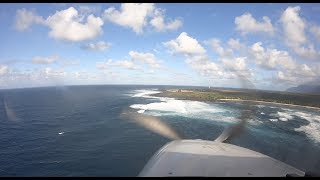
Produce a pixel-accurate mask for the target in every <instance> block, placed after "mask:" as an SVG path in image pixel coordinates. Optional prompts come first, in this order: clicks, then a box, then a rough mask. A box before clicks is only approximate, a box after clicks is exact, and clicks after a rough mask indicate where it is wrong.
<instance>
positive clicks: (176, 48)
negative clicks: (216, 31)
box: [163, 32, 206, 55]
mask: <svg viewBox="0 0 320 180" xmlns="http://www.w3.org/2000/svg"><path fill="white" fill-rule="evenodd" d="M163 44H164V45H165V46H166V47H167V48H169V49H170V51H171V52H172V53H181V54H184V55H195V54H204V53H206V50H205V49H204V48H203V47H202V46H201V45H200V44H199V42H198V41H197V40H196V39H194V38H192V37H190V36H188V34H187V33H186V32H182V33H181V34H180V35H179V36H178V37H177V38H176V39H173V40H170V41H168V42H164V43H163Z"/></svg>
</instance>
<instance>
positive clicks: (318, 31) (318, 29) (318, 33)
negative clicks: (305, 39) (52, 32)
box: [310, 25, 320, 41]
mask: <svg viewBox="0 0 320 180" xmlns="http://www.w3.org/2000/svg"><path fill="white" fill-rule="evenodd" d="M310 31H311V32H312V33H313V35H314V36H315V37H316V38H317V39H318V41H320V26H317V25H313V26H312V27H311V28H310Z"/></svg>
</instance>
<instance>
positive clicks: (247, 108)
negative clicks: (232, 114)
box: [214, 74, 257, 142]
mask: <svg viewBox="0 0 320 180" xmlns="http://www.w3.org/2000/svg"><path fill="white" fill-rule="evenodd" d="M237 75H238V77H239V80H240V83H241V86H242V88H244V89H251V91H252V92H251V94H250V95H251V96H256V95H257V94H256V93H255V86H254V85H253V84H252V83H251V82H250V81H249V80H248V79H247V77H246V76H244V75H241V74H237ZM242 104H243V106H244V110H242V111H241V115H240V117H239V119H240V121H239V122H238V123H237V124H236V125H233V126H231V127H228V128H226V129H225V130H224V131H223V132H222V133H221V135H220V136H219V137H218V138H216V139H215V140H214V141H216V142H228V141H230V140H232V139H233V138H235V137H238V136H239V135H240V134H241V133H242V132H243V131H244V128H245V125H246V124H247V121H248V120H249V119H252V118H253V116H254V114H255V108H253V106H252V103H251V102H250V101H247V102H245V103H242Z"/></svg>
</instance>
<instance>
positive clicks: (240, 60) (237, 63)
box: [221, 57, 247, 71]
mask: <svg viewBox="0 0 320 180" xmlns="http://www.w3.org/2000/svg"><path fill="white" fill-rule="evenodd" d="M245 59H246V57H236V58H234V59H225V58H223V59H221V61H222V63H223V64H224V65H225V66H226V67H227V68H229V69H231V70H233V71H245V70H246V69H247V66H246V61H245Z"/></svg>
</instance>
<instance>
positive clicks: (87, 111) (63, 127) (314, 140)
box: [0, 85, 320, 176]
mask: <svg viewBox="0 0 320 180" xmlns="http://www.w3.org/2000/svg"><path fill="white" fill-rule="evenodd" d="M161 88H170V87H169V86H168V87H167V86H124V85H123V86H122V85H114V86H111V85H106V86H65V87H43V88H28V89H13V90H1V91H0V137H1V139H0V162H1V163H0V176H136V175H138V173H139V172H140V170H141V169H142V168H143V166H144V165H145V163H146V162H147V161H148V160H149V158H150V157H151V156H152V155H153V154H154V153H155V152H156V151H157V150H158V149H159V148H160V147H161V146H163V145H164V144H165V143H167V142H169V141H170V140H169V139H167V138H165V137H162V136H160V135H158V134H155V133H153V132H150V131H148V130H146V129H144V128H143V127H141V126H139V125H137V124H135V123H133V122H132V121H128V120H125V119H122V118H120V117H119V115H120V113H121V112H122V111H123V110H126V109H130V110H132V111H139V112H140V113H145V114H149V115H153V116H157V117H159V118H161V119H162V120H163V121H165V122H167V123H168V124H170V125H171V126H172V127H173V128H174V129H175V130H176V131H177V132H179V133H180V134H183V135H184V137H186V138H188V139H206V140H214V139H215V138H216V137H218V136H219V135H220V133H221V132H222V131H223V129H224V128H225V127H227V126H229V125H232V124H234V123H235V122H236V121H237V116H238V115H239V114H240V113H241V109H243V107H242V106H243V105H242V104H239V103H209V102H196V101H185V100H175V99H172V98H155V97H152V95H150V94H152V92H153V91H157V90H158V89H161ZM176 88H177V87H176ZM150 92H151V93H150ZM255 108H256V110H257V111H256V115H255V118H254V119H253V120H251V121H249V123H248V125H247V127H246V131H245V132H244V133H243V134H242V135H241V136H240V137H238V138H236V139H234V140H232V141H231V143H232V144H236V145H239V146H242V147H246V148H250V149H252V150H256V151H258V152H261V153H264V154H266V155H269V156H271V157H274V158H276V159H279V160H281V161H284V162H286V163H288V164H290V165H292V166H294V167H297V168H299V169H301V170H303V171H305V170H311V171H319V170H320V156H319V154H320V112H319V111H316V110H307V109H292V108H288V107H272V106H262V105H257V106H255Z"/></svg>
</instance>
